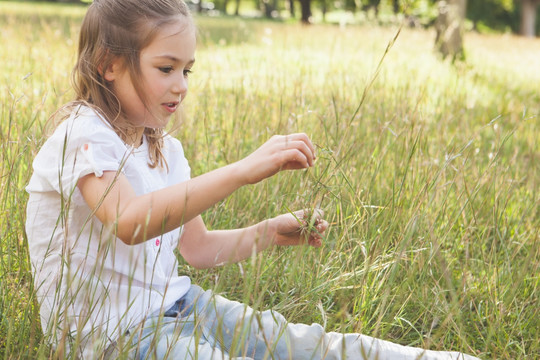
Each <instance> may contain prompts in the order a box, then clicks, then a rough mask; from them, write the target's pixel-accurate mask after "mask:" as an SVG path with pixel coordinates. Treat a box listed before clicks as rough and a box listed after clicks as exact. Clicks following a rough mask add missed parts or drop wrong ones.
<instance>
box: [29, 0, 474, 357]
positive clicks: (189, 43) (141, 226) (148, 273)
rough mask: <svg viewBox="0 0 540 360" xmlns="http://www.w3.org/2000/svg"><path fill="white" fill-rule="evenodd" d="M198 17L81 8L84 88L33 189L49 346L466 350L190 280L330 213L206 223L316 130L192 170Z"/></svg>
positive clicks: (292, 161) (162, 353)
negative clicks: (333, 328)
mask: <svg viewBox="0 0 540 360" xmlns="http://www.w3.org/2000/svg"><path fill="white" fill-rule="evenodd" d="M195 32H196V31H195V26H194V23H193V20H192V18H191V17H190V14H189V11H188V8H187V7H186V5H185V4H184V3H183V2H182V0H96V1H94V2H93V3H92V4H91V5H90V7H89V9H88V12H87V14H86V16H85V18H84V21H83V24H82V29H81V33H80V42H79V52H78V61H77V64H76V66H75V69H74V86H75V92H76V99H75V100H74V101H72V102H71V103H69V104H67V105H66V106H65V107H64V110H68V111H67V113H66V114H67V115H66V116H65V118H64V120H63V122H62V123H61V124H60V125H59V126H58V127H57V129H56V131H55V132H54V134H53V135H52V136H51V137H50V138H49V139H48V140H47V141H46V142H45V144H44V145H43V147H42V149H41V150H40V152H39V153H38V155H37V156H36V159H35V161H34V164H33V168H34V173H33V176H32V178H31V180H30V183H29V185H28V187H27V190H28V192H29V194H30V197H29V201H28V208H27V233H28V241H29V247H30V255H31V259H32V266H33V271H34V281H35V288H36V291H37V294H38V299H39V304H40V314H41V320H42V327H43V330H44V334H45V336H46V339H47V341H49V342H50V343H51V345H52V347H51V349H52V350H51V354H50V355H51V356H55V357H67V356H69V357H83V358H88V359H91V358H112V357H124V358H140V359H144V358H158V359H162V358H171V359H223V358H229V357H237V358H238V357H239V358H254V359H266V358H274V359H320V358H332V359H341V358H348V359H419V358H422V359H458V358H460V359H465V358H469V359H470V358H472V357H470V356H467V355H463V354H460V353H452V352H436V351H425V350H422V349H419V348H413V347H405V346H401V345H397V344H393V343H390V342H386V341H382V340H378V339H373V338H371V337H368V336H365V335H360V334H338V333H325V331H324V330H323V328H322V327H321V326H320V325H317V324H313V325H303V324H290V323H287V321H286V320H285V319H284V318H283V317H282V316H281V315H280V314H278V313H276V312H273V311H265V312H256V311H254V310H252V309H251V308H249V307H248V306H246V305H244V304H241V303H238V302H234V301H229V300H227V299H225V298H223V297H221V296H218V295H216V294H214V293H212V291H204V290H202V289H201V288H200V287H198V286H196V285H193V284H191V281H190V279H189V278H188V277H187V276H180V275H178V273H177V259H176V255H175V253H174V250H175V249H178V250H179V253H180V254H181V256H182V257H183V258H184V259H185V260H186V261H187V262H188V263H189V264H190V265H192V266H194V267H196V268H210V267H214V266H219V265H222V264H225V263H231V262H238V261H242V260H244V259H246V258H248V257H249V256H251V255H252V254H253V253H254V252H259V251H262V250H264V249H266V248H268V247H270V246H274V245H301V244H309V245H311V246H315V247H319V246H321V241H322V238H323V235H324V233H325V231H326V229H327V227H328V223H327V222H326V221H325V220H324V219H323V213H322V211H319V210H315V211H313V212H311V213H308V212H305V211H302V210H300V211H297V212H294V213H288V214H284V215H279V216H277V217H274V218H271V219H268V220H265V221H262V222H260V223H258V224H255V225H253V226H250V227H247V228H243V229H236V230H223V231H208V230H207V229H206V227H205V224H204V222H203V220H202V218H201V213H202V212H203V211H205V210H206V209H208V208H210V207H211V206H213V205H215V204H216V203H218V202H219V201H221V200H223V199H225V198H226V197H227V196H229V195H230V194H231V193H232V192H234V191H235V190H236V189H238V188H240V187H241V186H244V185H248V184H254V183H257V182H259V181H261V180H263V179H266V178H268V177H270V176H272V175H274V174H276V173H277V172H279V171H282V170H287V169H306V168H309V167H311V166H313V164H314V161H315V150H314V147H313V144H312V143H311V141H310V139H309V138H308V137H307V136H306V135H305V134H291V135H287V136H274V137H272V138H271V139H270V140H268V141H267V142H266V143H265V144H263V145H262V146H261V147H260V148H259V149H257V150H256V151H255V152H254V153H252V154H251V155H249V156H247V157H246V158H244V159H242V160H240V161H238V162H236V163H233V164H230V165H227V166H225V167H222V168H220V169H217V170H214V171H211V172H209V173H207V174H204V175H201V176H198V177H195V178H191V177H190V167H189V165H188V162H187V160H186V158H185V157H184V152H183V150H182V146H181V144H180V142H179V141H178V140H176V139H174V138H173V137H171V136H170V135H168V134H167V133H165V132H164V130H163V128H164V127H165V126H166V125H167V123H168V122H169V119H170V118H171V116H172V115H173V114H174V113H175V112H176V111H177V110H178V108H179V106H180V104H181V102H182V101H183V100H184V98H185V97H186V94H187V90H188V74H189V73H190V71H191V68H192V66H193V64H194V62H195V42H196V40H195V39H196V36H195Z"/></svg>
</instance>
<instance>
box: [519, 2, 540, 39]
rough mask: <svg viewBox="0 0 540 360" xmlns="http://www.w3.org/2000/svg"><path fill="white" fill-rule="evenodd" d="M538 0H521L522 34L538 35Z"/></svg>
mask: <svg viewBox="0 0 540 360" xmlns="http://www.w3.org/2000/svg"><path fill="white" fill-rule="evenodd" d="M539 2H540V1H538V0H521V35H523V36H527V37H535V36H536V8H537V6H538V3H539Z"/></svg>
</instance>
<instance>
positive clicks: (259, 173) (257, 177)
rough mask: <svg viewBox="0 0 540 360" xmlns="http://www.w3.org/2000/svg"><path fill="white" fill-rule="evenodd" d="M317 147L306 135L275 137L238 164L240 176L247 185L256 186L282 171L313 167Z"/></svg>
mask: <svg viewBox="0 0 540 360" xmlns="http://www.w3.org/2000/svg"><path fill="white" fill-rule="evenodd" d="M314 160H315V147H314V146H313V144H312V143H311V140H310V139H309V138H308V136H307V135H306V134H304V133H299V134H291V135H275V136H272V137H271V138H270V140H268V141H267V142H265V143H264V144H263V145H262V146H261V147H259V148H258V149H257V150H255V152H253V153H252V154H250V155H249V156H247V157H246V158H244V159H242V160H240V161H239V162H237V164H236V165H237V166H238V170H239V172H240V173H239V175H240V176H241V177H242V179H243V182H244V183H246V184H255V183H257V182H259V181H261V180H263V179H266V178H268V177H270V176H272V175H274V174H276V173H278V172H279V171H281V170H296V169H305V168H308V167H311V166H313V162H314Z"/></svg>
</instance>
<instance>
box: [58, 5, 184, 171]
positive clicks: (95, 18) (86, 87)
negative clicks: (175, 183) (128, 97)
mask: <svg viewBox="0 0 540 360" xmlns="http://www.w3.org/2000/svg"><path fill="white" fill-rule="evenodd" d="M179 15H181V16H184V17H185V18H186V20H187V21H188V22H189V23H191V24H193V20H192V19H191V15H190V12H189V9H188V7H187V5H186V4H185V3H184V1H183V0H94V2H93V3H92V4H91V5H90V6H89V8H88V11H87V13H86V15H85V17H84V20H83V22H82V25H81V31H80V35H79V50H78V56H77V63H76V65H75V67H74V69H73V74H72V77H73V78H72V80H73V88H74V90H75V100H74V101H72V102H71V103H69V104H67V107H68V108H73V107H75V106H78V105H80V104H85V105H87V106H90V107H92V108H93V109H95V110H96V111H98V112H99V113H100V115H102V116H103V117H104V118H105V119H106V120H107V121H108V122H109V124H110V125H111V126H112V128H113V129H114V130H115V132H116V133H117V134H118V136H120V137H121V138H122V139H123V140H124V141H125V140H126V136H127V135H126V132H127V130H128V129H129V125H128V123H127V121H126V119H125V118H124V116H122V108H121V105H120V102H119V100H118V98H117V97H116V96H115V94H114V92H113V91H112V88H111V84H110V83H109V82H107V81H106V80H105V78H104V77H103V74H104V69H107V68H109V67H110V66H111V64H112V62H113V60H114V59H118V58H120V59H121V60H123V63H124V66H125V70H127V71H128V72H129V75H130V76H131V79H132V82H133V85H134V87H135V91H136V92H137V95H138V96H139V97H140V99H141V101H142V102H143V104H145V105H146V96H145V92H144V90H143V87H144V83H143V81H142V78H141V69H140V52H141V50H142V49H144V48H145V47H146V46H148V45H149V44H150V43H151V42H152V40H153V39H154V37H155V36H156V34H157V32H158V31H159V30H160V29H161V28H162V27H163V26H164V25H168V24H170V23H171V22H173V21H175V20H177V19H178V16H179ZM144 134H145V135H146V138H147V142H148V148H149V157H150V159H149V160H150V161H149V166H151V167H157V166H160V167H164V166H165V167H166V166H167V164H166V163H165V159H164V157H163V154H162V151H161V150H162V146H163V129H152V128H145V130H144Z"/></svg>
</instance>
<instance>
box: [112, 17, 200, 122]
mask: <svg viewBox="0 0 540 360" xmlns="http://www.w3.org/2000/svg"><path fill="white" fill-rule="evenodd" d="M195 43H196V41H195V29H194V26H193V25H192V24H187V25H186V20H185V18H180V17H179V18H178V20H177V21H175V22H174V23H171V24H168V25H166V26H164V27H163V28H162V29H161V30H159V31H158V33H157V34H156V37H155V38H154V40H153V41H152V42H151V43H150V44H149V45H148V46H147V47H146V48H144V49H143V50H142V51H141V54H140V68H141V79H142V81H143V91H144V93H145V95H146V106H145V104H144V103H143V101H142V100H141V99H140V98H139V96H138V95H137V92H136V90H135V87H134V86H133V81H132V79H131V76H130V75H129V71H127V70H126V69H125V67H124V66H122V65H123V64H122V63H121V62H118V61H117V62H114V63H113V65H112V66H111V68H110V69H109V71H107V72H106V73H105V78H106V79H107V80H108V81H111V82H112V84H113V91H114V93H115V95H116V96H117V97H118V99H119V101H120V104H121V106H122V111H123V113H124V114H125V116H126V120H127V121H128V122H129V123H130V124H131V125H133V127H135V128H140V129H141V130H143V129H144V128H145V127H149V128H163V127H164V126H165V125H167V123H168V121H169V119H170V117H171V115H172V114H173V113H174V112H175V111H176V110H177V109H178V106H179V105H180V103H181V102H182V100H183V99H184V98H185V96H186V94H187V90H188V74H189V72H190V69H191V67H192V66H193V63H194V62H195V58H194V56H195Z"/></svg>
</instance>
